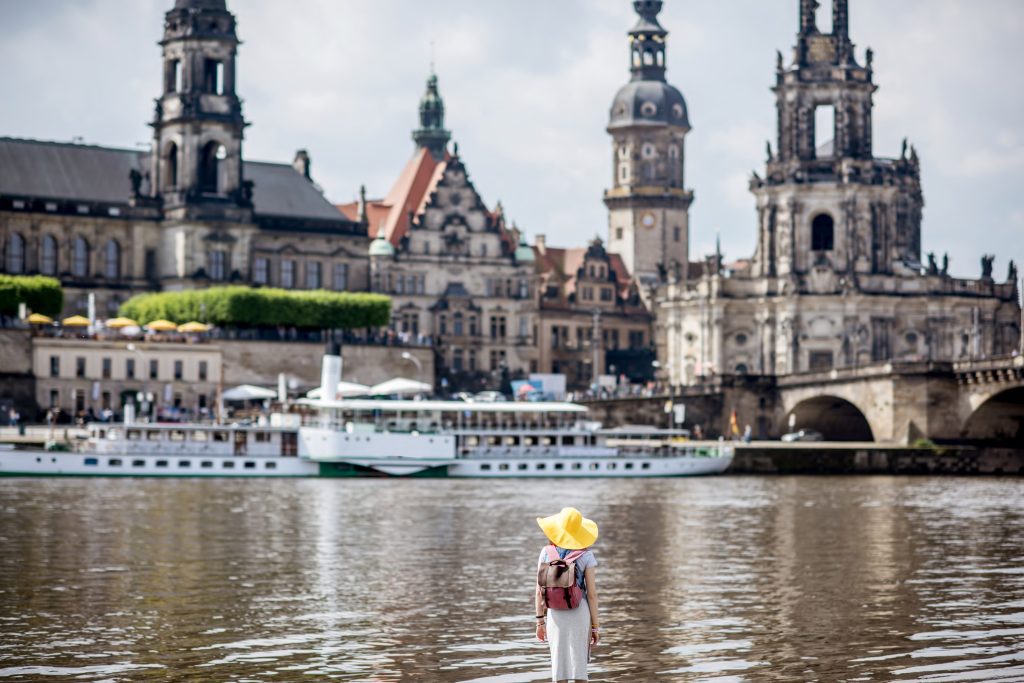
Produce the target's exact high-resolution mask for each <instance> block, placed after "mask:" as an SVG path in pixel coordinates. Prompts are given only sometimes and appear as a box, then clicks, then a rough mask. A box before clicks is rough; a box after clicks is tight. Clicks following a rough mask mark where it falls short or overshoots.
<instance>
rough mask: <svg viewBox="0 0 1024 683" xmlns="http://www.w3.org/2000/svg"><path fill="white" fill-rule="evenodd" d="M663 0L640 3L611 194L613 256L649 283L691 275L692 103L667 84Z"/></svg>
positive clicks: (614, 123) (618, 120)
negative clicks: (688, 168) (687, 142)
mask: <svg viewBox="0 0 1024 683" xmlns="http://www.w3.org/2000/svg"><path fill="white" fill-rule="evenodd" d="M661 7H662V2H661V0H636V1H635V2H634V3H633V8H634V9H635V10H636V13H637V15H639V19H638V21H637V23H636V26H634V27H633V29H632V30H631V31H630V32H629V59H630V71H631V72H632V78H630V81H629V83H627V84H626V85H624V86H622V88H620V89H619V91H618V92H617V93H616V94H615V99H614V100H613V101H612V107H611V116H610V120H609V122H608V128H607V130H608V133H609V134H611V136H612V170H613V172H612V188H611V189H610V190H606V191H605V194H604V202H605V205H606V206H607V207H608V246H609V251H613V252H618V253H619V254H621V255H622V258H623V261H625V264H626V267H627V268H628V269H629V271H630V272H631V273H632V274H633V275H634V277H639V278H640V279H641V280H643V281H644V282H647V283H651V284H654V283H657V282H659V281H663V280H665V279H667V278H668V277H681V278H685V277H686V266H687V262H688V254H689V244H688V243H689V209H690V203H691V202H692V201H693V192H691V191H690V190H687V189H686V186H685V176H684V173H683V168H684V162H685V158H686V155H685V153H684V146H683V145H684V138H685V136H686V133H687V132H688V131H689V130H690V120H689V116H688V114H687V111H686V101H685V100H684V99H683V96H682V94H681V93H680V92H679V91H678V90H677V89H676V88H674V87H673V86H672V85H670V84H669V83H667V82H666V81H665V38H666V36H667V35H668V31H666V30H665V29H664V28H662V27H661V24H659V23H658V13H659V12H660V11H661Z"/></svg>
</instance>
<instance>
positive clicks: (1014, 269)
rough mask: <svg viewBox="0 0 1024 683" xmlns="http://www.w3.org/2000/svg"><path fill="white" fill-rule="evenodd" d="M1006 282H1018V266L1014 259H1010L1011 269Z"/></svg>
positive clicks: (1007, 273)
mask: <svg viewBox="0 0 1024 683" xmlns="http://www.w3.org/2000/svg"><path fill="white" fill-rule="evenodd" d="M1006 281H1007V282H1016V281H1017V264H1016V263H1014V262H1013V259H1010V268H1009V269H1008V270H1007V271H1006Z"/></svg>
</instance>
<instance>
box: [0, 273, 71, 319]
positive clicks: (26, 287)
mask: <svg viewBox="0 0 1024 683" xmlns="http://www.w3.org/2000/svg"><path fill="white" fill-rule="evenodd" d="M20 303H24V304H25V305H26V306H28V308H29V310H30V311H32V312H33V313H42V314H43V315H49V316H55V315H59V314H60V312H61V309H63V308H64V290H63V289H61V287H60V282H59V281H58V280H56V279H55V278H52V277H45V276H43V275H0V314H3V315H17V314H18V304H20Z"/></svg>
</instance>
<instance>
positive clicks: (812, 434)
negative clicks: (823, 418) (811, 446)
mask: <svg viewBox="0 0 1024 683" xmlns="http://www.w3.org/2000/svg"><path fill="white" fill-rule="evenodd" d="M824 440H825V436H824V435H823V434H822V433H821V432H816V431H814V430H813V429H801V430H799V431H796V432H790V433H789V434H783V435H782V441H788V442H792V441H824Z"/></svg>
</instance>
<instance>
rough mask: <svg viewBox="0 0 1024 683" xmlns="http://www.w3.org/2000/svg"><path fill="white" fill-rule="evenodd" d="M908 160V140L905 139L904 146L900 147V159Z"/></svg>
mask: <svg viewBox="0 0 1024 683" xmlns="http://www.w3.org/2000/svg"><path fill="white" fill-rule="evenodd" d="M906 158H907V139H906V138H903V145H902V146H901V147H900V159H906Z"/></svg>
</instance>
